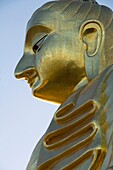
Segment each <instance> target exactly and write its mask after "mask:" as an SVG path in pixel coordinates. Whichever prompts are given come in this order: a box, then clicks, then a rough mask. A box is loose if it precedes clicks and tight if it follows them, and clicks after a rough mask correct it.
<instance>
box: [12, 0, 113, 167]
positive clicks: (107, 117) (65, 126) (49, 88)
mask: <svg viewBox="0 0 113 170" xmlns="http://www.w3.org/2000/svg"><path fill="white" fill-rule="evenodd" d="M112 53H113V12H112V10H111V9H109V8H108V7H105V6H103V5H99V4H98V3H97V2H96V1H95V0H59V1H52V2H48V3H46V4H44V5H43V6H42V7H41V8H39V9H38V10H37V11H35V13H34V14H33V16H32V17H31V19H30V20H29V22H28V25H27V34H26V41H25V49H24V55H23V57H22V59H21V60H20V61H19V63H18V65H17V67H16V69H15V76H16V77H17V78H24V79H25V80H27V81H28V83H29V84H30V87H31V88H32V92H33V95H34V96H35V97H38V98H41V99H44V100H46V101H50V102H55V103H62V102H63V104H62V105H61V106H60V108H59V109H58V111H57V112H56V113H55V115H54V118H53V120H52V122H51V124H50V126H49V128H48V130H47V132H46V133H45V135H44V136H43V137H42V139H41V140H40V142H39V143H38V145H37V146H36V148H35V150H34V152H33V154H32V156H31V160H30V162H29V164H28V166H27V170H60V169H62V170H69V169H71V170H75V169H76V170H107V169H110V168H111V169H112V167H113V116H112V114H113V113H112V110H113V104H112V100H113V94H112V87H113V66H112V63H113V55H112Z"/></svg>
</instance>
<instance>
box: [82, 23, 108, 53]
mask: <svg viewBox="0 0 113 170" xmlns="http://www.w3.org/2000/svg"><path fill="white" fill-rule="evenodd" d="M80 32H81V38H82V41H83V43H84V44H85V48H86V52H87V55H88V56H95V54H96V53H98V51H99V50H102V49H101V47H102V46H103V42H104V32H105V31H104V27H103V25H102V24H101V23H100V22H99V21H95V20H92V21H91V20H90V21H86V22H85V23H83V24H82V26H81V30H80Z"/></svg>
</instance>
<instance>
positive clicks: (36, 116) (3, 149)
mask: <svg viewBox="0 0 113 170" xmlns="http://www.w3.org/2000/svg"><path fill="white" fill-rule="evenodd" d="M47 1H48V0H19V1H15V0H0V21H1V24H0V40H1V41H0V55H1V62H0V96H1V99H0V170H25V168H26V165H27V163H28V161H29V159H30V155H31V153H32V151H33V149H34V147H35V145H36V144H37V142H38V140H39V139H40V138H41V136H42V135H43V134H44V132H45V131H46V129H47V127H48V126H49V123H50V121H51V119H52V117H53V114H54V113H55V111H56V109H57V108H58V105H53V104H50V103H46V102H44V101H41V100H39V99H36V98H35V97H33V96H32V92H31V89H30V88H29V85H28V84H27V83H26V82H25V81H24V80H21V81H20V80H17V79H15V77H14V69H15V67H16V64H17V63H18V61H19V59H20V58H21V56H22V53H23V50H24V40H25V33H26V25H27V22H28V20H29V18H30V17H31V15H32V13H33V12H34V11H35V10H36V9H37V8H39V7H40V6H41V5H42V4H44V3H45V2H47ZM98 3H100V4H104V5H107V6H109V7H110V8H112V9H113V0H109V2H108V0H98Z"/></svg>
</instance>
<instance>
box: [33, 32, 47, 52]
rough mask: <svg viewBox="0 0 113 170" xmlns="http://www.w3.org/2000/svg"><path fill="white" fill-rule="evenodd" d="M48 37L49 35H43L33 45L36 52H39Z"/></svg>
mask: <svg viewBox="0 0 113 170" xmlns="http://www.w3.org/2000/svg"><path fill="white" fill-rule="evenodd" d="M46 37H47V35H45V36H43V37H42V38H41V39H40V40H39V41H38V42H37V43H36V44H35V45H34V46H33V47H32V49H33V51H34V53H36V52H38V51H39V50H40V48H41V46H42V45H43V42H44V41H45V38H46Z"/></svg>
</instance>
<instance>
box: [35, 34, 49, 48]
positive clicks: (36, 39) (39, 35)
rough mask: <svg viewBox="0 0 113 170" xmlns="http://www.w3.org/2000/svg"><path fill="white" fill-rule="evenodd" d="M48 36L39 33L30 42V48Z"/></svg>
mask: <svg viewBox="0 0 113 170" xmlns="http://www.w3.org/2000/svg"><path fill="white" fill-rule="evenodd" d="M47 35H48V34H47V33H40V34H38V35H37V36H36V37H35V38H34V40H33V41H32V47H33V46H34V45H35V44H36V43H38V42H39V41H41V40H42V39H43V38H44V37H46V36H47Z"/></svg>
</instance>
